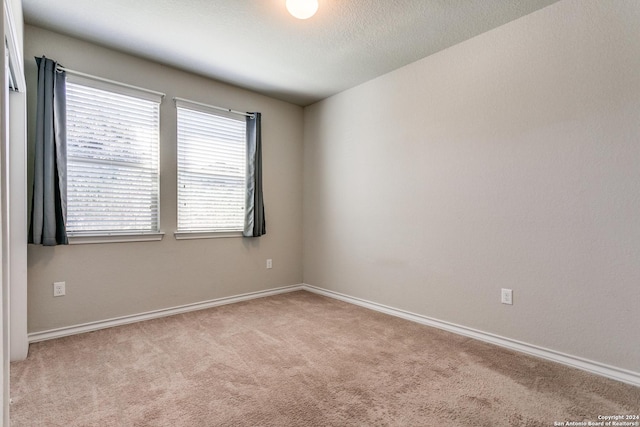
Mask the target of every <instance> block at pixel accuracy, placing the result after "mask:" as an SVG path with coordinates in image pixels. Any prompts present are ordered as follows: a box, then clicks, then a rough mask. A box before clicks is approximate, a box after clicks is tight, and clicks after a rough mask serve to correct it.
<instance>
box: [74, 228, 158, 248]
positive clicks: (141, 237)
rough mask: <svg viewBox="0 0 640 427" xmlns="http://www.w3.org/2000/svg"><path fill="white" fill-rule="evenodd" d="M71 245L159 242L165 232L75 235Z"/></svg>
mask: <svg viewBox="0 0 640 427" xmlns="http://www.w3.org/2000/svg"><path fill="white" fill-rule="evenodd" d="M68 237H69V244H70V245H89V244H96V243H126V242H159V241H160V240H162V238H163V237H164V232H163V231H159V232H153V233H127V232H124V231H123V232H121V233H120V232H117V233H116V232H114V233H74V234H70V235H69V236H68Z"/></svg>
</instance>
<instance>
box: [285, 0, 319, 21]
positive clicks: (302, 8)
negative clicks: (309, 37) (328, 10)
mask: <svg viewBox="0 0 640 427" xmlns="http://www.w3.org/2000/svg"><path fill="white" fill-rule="evenodd" d="M287 10H288V11H289V13H290V14H292V15H293V16H294V17H296V18H298V19H307V18H311V17H312V16H313V15H315V13H316V11H317V10H318V0H287Z"/></svg>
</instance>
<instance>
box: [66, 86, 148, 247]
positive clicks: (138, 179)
mask: <svg viewBox="0 0 640 427" xmlns="http://www.w3.org/2000/svg"><path fill="white" fill-rule="evenodd" d="M159 110H160V98H158V100H157V101H153V100H149V99H148V97H147V98H146V99H145V98H144V97H136V96H130V95H126V94H123V93H117V92H115V91H109V90H104V89H98V88H95V87H90V86H87V85H83V84H77V83H72V82H67V174H68V176H67V231H68V233H69V234H70V235H73V234H82V233H96V234H99V233H107V234H116V233H132V232H157V231H158V230H159V208H158V207H159V121H160V115H159V113H160V111H159Z"/></svg>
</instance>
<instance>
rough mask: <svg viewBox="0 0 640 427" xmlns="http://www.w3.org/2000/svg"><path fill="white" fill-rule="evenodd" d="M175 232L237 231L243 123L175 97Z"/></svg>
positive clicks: (243, 175) (243, 177)
mask: <svg viewBox="0 0 640 427" xmlns="http://www.w3.org/2000/svg"><path fill="white" fill-rule="evenodd" d="M176 107H177V116H178V231H187V232H188V231H214V232H232V231H242V230H243V228H244V211H245V194H246V122H245V120H244V118H242V119H238V118H235V117H228V116H225V115H223V114H219V113H214V112H207V111H202V109H197V108H192V107H191V106H190V105H189V104H187V103H184V102H182V101H176Z"/></svg>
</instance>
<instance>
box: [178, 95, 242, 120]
mask: <svg viewBox="0 0 640 427" xmlns="http://www.w3.org/2000/svg"><path fill="white" fill-rule="evenodd" d="M173 100H174V101H181V102H185V103H187V104H193V105H199V106H200V107H206V108H213V109H214V110H220V111H226V112H227V113H233V114H240V115H241V116H247V117H251V118H253V114H250V113H244V112H242V111H236V110H231V109H229V108H224V107H216V106H215V105H209V104H203V103H202V102H196V101H191V100H189V99H184V98H178V97H174V98H173Z"/></svg>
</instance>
